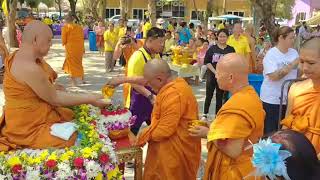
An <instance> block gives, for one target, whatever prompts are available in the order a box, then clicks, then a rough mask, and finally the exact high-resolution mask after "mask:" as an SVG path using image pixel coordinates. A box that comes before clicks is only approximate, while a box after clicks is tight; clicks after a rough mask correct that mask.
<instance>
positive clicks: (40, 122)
mask: <svg viewBox="0 0 320 180" xmlns="http://www.w3.org/2000/svg"><path fill="white" fill-rule="evenodd" d="M14 56H15V53H14V54H12V55H10V56H9V57H8V58H7V59H6V62H5V75H4V83H3V90H4V95H5V106H4V113H3V115H2V117H1V119H0V125H1V126H0V151H8V150H12V149H18V148H33V149H38V148H40V149H42V148H50V147H56V148H62V147H69V146H72V145H73V144H74V142H75V139H76V134H73V136H72V137H71V139H70V140H69V141H64V140H62V139H60V138H57V137H54V136H52V135H51V134H50V127H51V126H52V125H53V124H54V123H60V122H65V121H71V120H72V118H73V112H72V111H71V110H70V109H67V108H62V107H55V106H52V105H50V104H48V103H47V102H45V101H43V100H42V99H40V97H38V95H37V94H35V92H34V91H33V90H32V89H31V88H30V87H29V86H28V85H26V84H22V83H20V82H18V81H16V79H15V77H14V76H13V75H12V74H11V73H10V69H11V65H12V62H13V59H14ZM38 63H39V66H41V67H42V68H43V70H44V71H45V72H46V73H47V74H48V81H50V82H53V81H54V80H55V78H56V77H57V74H56V73H55V72H54V71H53V70H52V68H51V67H50V66H49V65H48V64H47V63H46V62H45V61H43V60H39V61H38Z"/></svg>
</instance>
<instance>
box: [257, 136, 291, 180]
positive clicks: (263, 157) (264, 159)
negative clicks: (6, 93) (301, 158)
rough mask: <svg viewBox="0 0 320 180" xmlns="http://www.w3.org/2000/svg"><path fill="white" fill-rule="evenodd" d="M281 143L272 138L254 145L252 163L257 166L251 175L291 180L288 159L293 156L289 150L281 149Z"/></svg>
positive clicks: (273, 179) (272, 179)
mask: <svg viewBox="0 0 320 180" xmlns="http://www.w3.org/2000/svg"><path fill="white" fill-rule="evenodd" d="M280 148H281V144H277V143H273V142H272V140H271V138H268V139H266V140H260V141H259V142H258V143H257V144H254V145H253V157H252V165H253V166H254V167H255V168H256V170H255V171H254V172H252V173H251V175H254V176H262V177H268V178H269V179H271V180H275V179H278V178H277V177H283V178H284V179H285V180H290V177H289V176H288V173H287V166H286V159H287V158H289V157H290V156H292V154H291V153H290V152H289V151H287V150H281V149H280Z"/></svg>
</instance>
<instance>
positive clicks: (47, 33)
mask: <svg viewBox="0 0 320 180" xmlns="http://www.w3.org/2000/svg"><path fill="white" fill-rule="evenodd" d="M52 37H53V35H52V31H51V29H50V28H49V26H48V25H46V24H44V23H43V22H41V21H37V20H33V21H31V22H30V23H28V25H27V26H26V27H25V28H24V31H23V34H22V45H21V48H22V49H25V48H32V49H33V51H34V54H35V56H36V57H37V58H41V57H43V56H46V55H47V54H48V52H49V49H50V46H51V40H52Z"/></svg>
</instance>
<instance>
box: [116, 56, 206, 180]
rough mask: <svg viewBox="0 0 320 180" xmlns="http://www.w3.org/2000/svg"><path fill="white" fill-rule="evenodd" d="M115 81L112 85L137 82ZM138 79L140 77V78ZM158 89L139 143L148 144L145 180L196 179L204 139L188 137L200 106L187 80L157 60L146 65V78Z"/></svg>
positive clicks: (140, 144) (138, 137)
mask: <svg viewBox="0 0 320 180" xmlns="http://www.w3.org/2000/svg"><path fill="white" fill-rule="evenodd" d="M123 79H126V80H125V81H123V80H113V82H110V84H111V85H115V84H119V82H121V81H122V82H121V83H124V82H127V83H137V81H138V80H136V81H128V79H135V78H123ZM137 79H138V78H137ZM140 82H141V83H139V84H140V85H145V84H146V83H147V84H148V85H149V86H150V87H152V89H153V90H154V91H156V92H157V97H156V99H155V103H154V107H153V112H152V117H151V125H150V126H149V127H147V128H146V129H143V130H142V131H141V132H139V134H138V136H137V141H136V142H137V143H136V145H138V146H143V145H145V144H146V143H148V152H147V157H146V162H145V166H144V178H143V179H145V180H160V179H161V180H171V179H176V180H195V179H196V175H197V170H198V167H199V163H200V153H201V142H200V138H198V137H191V136H189V132H188V124H189V123H190V122H191V121H192V120H196V119H198V106H197V101H196V98H195V96H194V95H193V93H192V89H191V87H190V86H189V85H188V83H187V82H186V81H185V80H183V79H181V78H175V77H173V76H172V75H171V70H170V67H169V65H168V64H167V63H166V62H165V61H164V60H159V59H154V60H151V61H149V62H148V63H147V64H146V65H145V67H144V81H142V80H140Z"/></svg>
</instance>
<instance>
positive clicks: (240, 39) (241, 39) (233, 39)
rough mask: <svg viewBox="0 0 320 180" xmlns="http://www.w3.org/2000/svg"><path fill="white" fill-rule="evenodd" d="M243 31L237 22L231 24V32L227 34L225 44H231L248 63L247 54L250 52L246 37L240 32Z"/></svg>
mask: <svg viewBox="0 0 320 180" xmlns="http://www.w3.org/2000/svg"><path fill="white" fill-rule="evenodd" d="M242 32H243V30H242V27H241V24H240V23H239V22H237V23H235V24H234V25H233V34H232V35H231V36H229V38H228V41H227V44H228V45H229V46H232V47H233V48H234V49H235V51H236V53H237V54H240V55H243V56H245V58H246V60H247V62H248V64H249V55H250V53H251V49H250V44H249V41H248V38H247V37H246V36H244V35H242V34H241V33H242Z"/></svg>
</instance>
